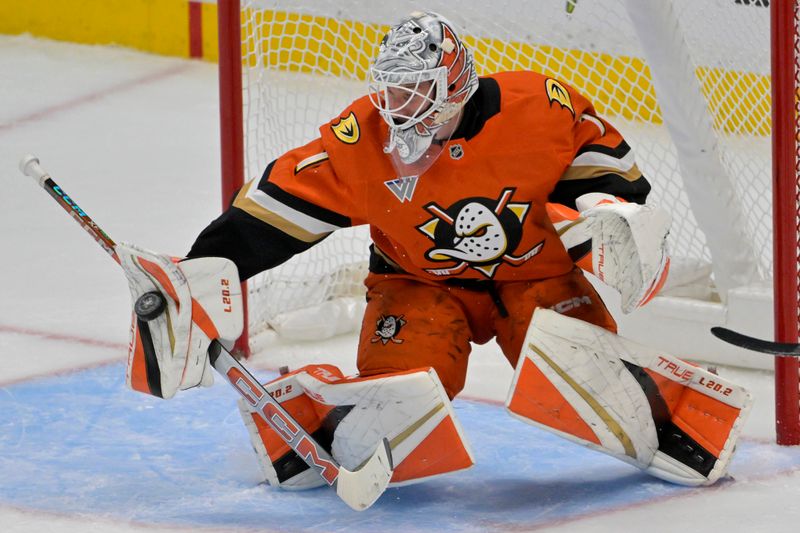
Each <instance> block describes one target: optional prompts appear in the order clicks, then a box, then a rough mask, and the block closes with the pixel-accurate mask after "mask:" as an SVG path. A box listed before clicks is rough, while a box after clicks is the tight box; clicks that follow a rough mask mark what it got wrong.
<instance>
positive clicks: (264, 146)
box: [221, 0, 800, 389]
mask: <svg viewBox="0 0 800 533" xmlns="http://www.w3.org/2000/svg"><path fill="white" fill-rule="evenodd" d="M223 1H224V0H223ZM240 8H241V9H240V17H241V18H240V23H241V26H240V28H239V29H240V35H241V37H240V38H241V49H242V61H241V66H242V100H243V101H242V109H243V120H244V124H243V128H242V129H243V135H244V136H243V145H244V152H245V153H244V175H245V179H250V178H252V177H256V176H259V175H260V174H261V173H262V172H263V169H264V168H265V167H266V165H267V164H268V163H269V162H270V161H272V160H273V159H274V158H276V157H277V156H278V155H280V154H281V153H282V152H284V151H285V150H288V149H290V148H293V147H295V146H299V145H301V144H304V143H306V142H308V141H310V140H311V139H313V138H315V137H317V136H318V135H319V132H318V128H319V126H320V125H321V124H324V123H326V122H327V121H329V120H330V119H332V118H333V117H335V116H338V113H339V112H340V111H341V110H342V109H343V108H344V107H346V106H347V105H348V104H349V103H350V102H351V101H352V100H354V99H355V98H358V97H359V96H362V95H363V94H364V93H365V91H366V82H365V79H366V77H367V71H368V67H369V64H370V61H371V60H372V58H373V57H374V55H375V54H376V52H377V46H378V43H379V41H380V38H381V37H382V35H383V34H384V33H385V32H386V30H387V29H388V28H389V25H390V24H391V23H393V22H395V21H397V20H398V19H399V18H401V17H402V16H404V15H406V14H408V13H409V12H411V11H414V10H433V11H437V12H440V13H442V14H443V15H445V16H446V17H447V18H448V19H450V20H451V21H452V22H453V23H454V24H455V26H456V27H457V29H458V30H460V35H461V36H462V37H463V40H464V41H465V44H466V45H467V46H469V47H470V48H471V49H472V50H473V52H474V56H475V60H476V65H477V69H478V74H479V75H481V74H489V73H492V72H497V71H504V70H519V69H529V70H535V71H539V72H542V73H545V74H547V75H549V76H553V77H556V78H558V79H560V80H562V81H564V82H566V83H568V84H570V85H571V86H572V87H574V88H575V89H577V90H578V91H580V92H581V93H583V94H584V95H586V96H587V97H588V98H589V99H590V100H591V101H592V102H593V103H594V104H595V107H596V109H597V111H598V113H599V114H601V115H602V116H604V117H605V118H607V119H609V121H611V122H612V123H613V124H614V125H615V126H616V127H617V128H618V129H619V130H620V131H621V132H622V134H623V135H624V136H625V138H626V140H627V141H628V143H629V144H630V145H631V146H632V147H633V150H634V153H635V155H636V160H637V163H638V165H639V168H640V169H641V170H642V171H643V173H644V174H645V176H646V177H647V178H648V180H649V181H650V182H651V184H652V186H653V192H652V194H651V196H650V198H649V200H648V201H649V202H652V203H653V204H657V205H659V206H661V207H664V208H665V209H666V210H667V211H668V212H670V213H671V214H672V217H673V225H672V229H671V232H670V236H669V245H670V249H671V255H672V268H671V273H670V277H669V280H668V282H667V286H666V287H665V290H664V292H663V295H664V296H662V297H660V298H657V299H656V300H655V301H654V302H653V303H652V304H650V305H649V306H648V307H647V308H645V309H643V310H642V311H641V312H640V313H637V314H636V315H638V317H637V318H632V319H631V320H632V322H631V323H630V324H631V326H630V328H631V330H641V328H642V324H643V323H644V322H641V321H643V320H644V321H649V322H647V323H648V324H650V326H648V333H649V335H651V337H650V338H646V339H644V340H646V341H647V340H650V341H652V340H654V339H655V340H657V341H658V342H660V343H664V345H663V348H664V349H672V350H673V353H676V355H684V356H685V355H687V354H686V352H687V351H692V352H693V354H694V355H696V356H697V357H698V358H703V359H707V360H713V359H714V356H715V355H716V354H717V353H719V352H721V350H723V349H722V348H720V347H719V345H714V344H710V343H711V342H712V341H706V340H705V338H703V342H706V345H701V344H702V343H700V344H698V342H697V341H695V340H693V341H692V342H693V344H692V345H691V347H686V346H681V345H680V344H679V342H678V341H679V340H680V339H678V338H676V335H675V330H672V331H671V332H670V331H669V330H664V331H662V330H661V329H659V328H661V327H662V326H664V327H666V325H667V324H669V323H671V322H675V324H676V325H677V328H678V330H680V328H681V327H683V328H688V329H691V328H696V329H697V332H698V335H700V334H701V330H702V332H705V334H706V337H710V336H708V335H707V331H708V326H710V325H728V326H729V327H735V328H737V329H742V326H744V327H750V328H751V329H750V331H748V333H750V334H761V336H771V331H770V330H769V328H771V326H772V321H771V320H770V317H771V316H772V307H771V306H772V303H773V302H772V297H771V287H772V284H773V267H774V261H773V236H774V231H773V227H774V224H775V220H774V217H773V212H772V210H773V202H772V189H773V186H772V175H773V173H772V167H771V162H772V156H771V146H772V143H771V131H772V128H771V112H772V105H771V102H772V99H771V82H770V57H771V43H770V8H769V2H768V0H704V1H702V2H698V1H697V0H537V1H531V0H498V1H497V2H491V3H490V2H485V1H480V0H461V1H460V2H457V3H453V2H445V1H443V0H429V1H425V2H417V1H404V2H369V1H367V0H292V1H289V0H271V1H270V0H241V5H240ZM789 12H790V13H791V15H792V16H793V17H794V16H795V13H796V11H795V10H793V9H792V10H791V11H789ZM794 27H796V23H795V25H793V28H794ZM221 31H222V30H221ZM221 38H222V35H221ZM792 64H794V63H792ZM794 131H796V129H795V130H794ZM795 152H796V148H795ZM795 184H796V178H795ZM794 206H795V207H794V212H793V213H794V214H791V215H790V216H791V219H792V222H793V223H794V227H795V229H796V227H797V220H796V212H797V194H796V192H795V193H794ZM794 238H795V240H794V242H793V243H792V244H791V246H792V247H793V249H792V251H791V252H790V253H791V254H793V257H795V258H797V241H796V235H795V237H794ZM368 246H369V236H368V231H367V230H366V228H354V229H349V230H343V231H339V232H336V233H335V234H333V235H332V236H331V237H329V238H327V239H325V240H324V241H323V242H322V243H321V244H319V245H317V246H315V247H314V248H312V249H311V250H309V251H308V252H306V253H304V254H301V255H299V256H297V257H295V258H293V259H292V260H290V261H289V262H287V263H285V264H284V265H281V266H280V267H278V268H275V269H273V270H271V271H269V272H266V273H263V274H260V275H258V276H256V277H255V278H254V279H253V280H251V282H250V287H249V309H250V311H249V327H250V336H251V338H255V337H257V336H258V335H259V334H260V333H261V332H263V331H265V330H268V329H269V330H273V331H277V332H279V333H280V334H282V335H285V336H289V337H292V338H321V337H323V336H325V335H333V334H337V333H341V332H344V331H347V330H349V329H352V328H354V327H356V326H357V325H358V324H359V321H360V312H361V310H362V306H363V300H364V289H363V285H362V280H363V278H364V276H365V274H366V269H367V265H366V261H367V257H368ZM796 270H797V269H796V261H795V274H794V277H795V283H794V287H795V288H794V293H793V294H790V295H789V298H790V299H791V300H792V302H793V305H794V307H793V309H794V315H793V317H792V321H791V323H792V324H794V327H793V329H794V331H793V332H792V333H791V334H792V335H794V336H795V339H796V335H797V322H798V321H797V299H798V298H797V297H798V295H797V289H796V285H797V283H796V282H797V274H796ZM648 308H649V309H648ZM659 313H665V314H666V315H669V316H668V317H667V318H665V319H659V317H658V316H657V315H658V314H659ZM762 315H763V317H762ZM687 317H688V319H687ZM698 317H700V318H698ZM687 320H688V321H687ZM681 321H683V322H681ZM737 321H738V322H737ZM681 324H684V325H683V326H681ZM622 326H623V330H624V328H625V326H626V322H624V321H623V322H622ZM753 328H756V329H758V331H753ZM759 328H760V329H759ZM764 328H767V332H766V335H765V334H764ZM683 331H684V332H685V331H687V329H683ZM658 335H661V336H660V337H659V336H658ZM633 337H635V335H633ZM677 337H686V336H685V335H679V336H677ZM669 342H677V343H678V344H675V345H674V348H672V346H671V345H667V344H669ZM732 357H733V359H732V360H733V362H735V363H743V364H746V362H747V361H750V360H753V359H752V357H753V356H752V355H749V354H742V353H737V354H734V356H732ZM794 372H795V375H794V376H793V379H794V387H795V389H796V388H797V384H798V382H800V379H798V376H797V375H796V367H795V370H794Z"/></svg>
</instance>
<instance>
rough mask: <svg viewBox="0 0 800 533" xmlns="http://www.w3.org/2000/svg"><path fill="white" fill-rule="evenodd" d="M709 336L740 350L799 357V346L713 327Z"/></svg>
mask: <svg viewBox="0 0 800 533" xmlns="http://www.w3.org/2000/svg"><path fill="white" fill-rule="evenodd" d="M711 334H712V335H714V336H715V337H716V338H718V339H720V340H723V341H725V342H727V343H728V344H733V345H734V346H738V347H740V348H745V349H747V350H752V351H754V352H761V353H766V354H771V355H779V356H784V357H800V344H795V343H784V342H773V341H768V340H764V339H757V338H755V337H750V336H749V335H743V334H742V333H737V332H736V331H733V330H730V329H728V328H722V327H718V326H717V327H713V328H711Z"/></svg>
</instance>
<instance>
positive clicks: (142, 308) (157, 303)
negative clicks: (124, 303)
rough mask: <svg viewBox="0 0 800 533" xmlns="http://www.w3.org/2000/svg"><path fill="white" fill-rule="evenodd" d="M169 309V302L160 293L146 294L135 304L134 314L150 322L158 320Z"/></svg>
mask: <svg viewBox="0 0 800 533" xmlns="http://www.w3.org/2000/svg"><path fill="white" fill-rule="evenodd" d="M166 308H167V300H166V299H164V296H163V295H162V294H161V293H160V292H158V291H151V292H146V293H144V294H142V295H141V296H139V297H138V298H137V299H136V303H134V304H133V312H134V313H136V316H138V317H139V318H141V319H142V320H144V321H145V322H149V321H151V320H153V319H154V318H157V317H158V316H160V315H161V313H163V312H164V309H166Z"/></svg>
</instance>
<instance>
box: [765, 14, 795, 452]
mask: <svg viewBox="0 0 800 533" xmlns="http://www.w3.org/2000/svg"><path fill="white" fill-rule="evenodd" d="M799 8H800V5H798V2H797V0H785V1H784V0H777V1H776V0H773V1H772V5H771V6H770V15H771V16H770V20H771V27H772V31H771V48H772V53H771V58H772V61H771V67H772V179H773V189H772V200H773V205H772V209H773V219H774V221H773V227H774V237H773V240H774V242H773V253H774V267H773V268H774V274H773V279H774V286H773V291H774V295H775V296H774V301H775V304H774V306H775V308H774V315H775V340H776V341H778V342H793V343H796V342H797V341H798V324H799V323H800V283H799V280H798V277H799V276H800V268H798V265H799V264H800V157H799V156H798V152H799V151H800V145H799V144H800V143H798V135H800V133H799V132H800V107H799V106H798V96H799V94H798V88H800V68H799V67H798V62H800V50H799V48H800V39H798V28H799V27H800V12H799V11H798V9H799ZM798 376H800V361H799V360H798V359H796V358H790V357H776V358H775V411H776V413H775V414H776V417H775V418H776V434H777V441H778V444H787V445H788V444H793V445H796V444H800V379H798Z"/></svg>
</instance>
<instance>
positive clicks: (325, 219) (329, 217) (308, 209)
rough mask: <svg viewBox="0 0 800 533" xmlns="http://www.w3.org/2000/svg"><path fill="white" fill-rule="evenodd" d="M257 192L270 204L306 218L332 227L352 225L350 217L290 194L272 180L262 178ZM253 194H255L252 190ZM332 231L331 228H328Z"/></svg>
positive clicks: (338, 227)
mask: <svg viewBox="0 0 800 533" xmlns="http://www.w3.org/2000/svg"><path fill="white" fill-rule="evenodd" d="M258 192H260V193H261V194H263V195H264V196H266V197H268V198H269V199H270V200H271V202H272V204H271V205H275V204H281V205H283V206H285V207H286V209H289V210H291V211H293V212H297V213H299V214H301V215H304V216H306V217H308V218H311V219H314V220H317V221H319V222H320V223H322V224H325V225H327V226H330V227H332V228H333V229H340V228H348V227H350V226H352V222H351V221H350V218H348V217H346V216H344V215H340V214H339V213H336V212H334V211H331V210H330V209H325V208H324V207H321V206H318V205H316V204H313V203H311V202H309V201H307V200H304V199H302V198H300V197H299V196H295V195H294V194H291V193H289V192H287V191H285V190H283V189H281V188H280V187H278V186H277V185H275V184H274V183H272V182H269V181H265V180H262V181H261V183H259V185H258ZM253 194H256V192H255V191H253ZM330 231H333V230H330Z"/></svg>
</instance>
